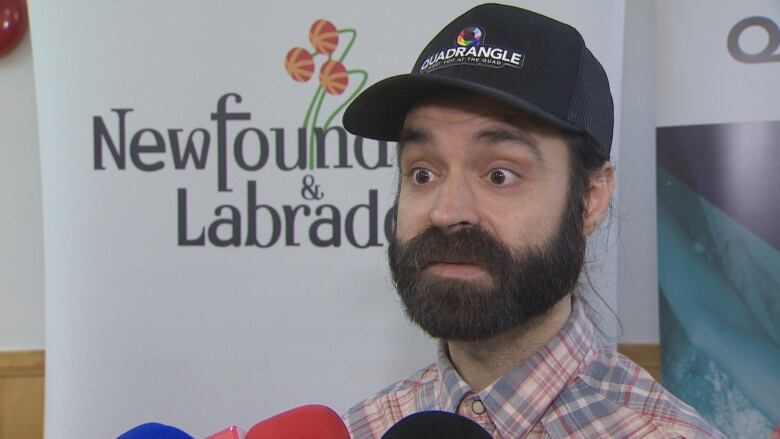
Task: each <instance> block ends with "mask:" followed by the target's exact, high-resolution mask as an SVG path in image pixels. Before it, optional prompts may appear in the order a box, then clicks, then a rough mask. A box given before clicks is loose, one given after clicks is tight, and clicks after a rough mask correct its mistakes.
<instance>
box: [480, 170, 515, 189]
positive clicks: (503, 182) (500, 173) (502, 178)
mask: <svg viewBox="0 0 780 439" xmlns="http://www.w3.org/2000/svg"><path fill="white" fill-rule="evenodd" d="M518 178H520V176H519V175H517V174H516V173H515V172H513V171H510V170H509V169H506V168H493V169H491V170H490V172H488V175H487V179H488V181H489V182H490V184H492V185H493V186H497V187H504V186H509V185H510V184H512V183H514V182H516V181H517V179H518Z"/></svg>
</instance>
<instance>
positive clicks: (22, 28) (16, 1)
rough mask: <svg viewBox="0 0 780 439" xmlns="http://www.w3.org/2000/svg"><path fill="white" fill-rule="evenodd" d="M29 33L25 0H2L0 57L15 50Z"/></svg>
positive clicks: (0, 0)
mask: <svg viewBox="0 0 780 439" xmlns="http://www.w3.org/2000/svg"><path fill="white" fill-rule="evenodd" d="M26 31H27V6H26V5H25V3H24V0H0V56H3V55H5V54H6V53H8V52H10V51H11V50H13V48H14V47H16V45H17V44H19V41H21V40H22V37H23V36H24V33H25V32H26Z"/></svg>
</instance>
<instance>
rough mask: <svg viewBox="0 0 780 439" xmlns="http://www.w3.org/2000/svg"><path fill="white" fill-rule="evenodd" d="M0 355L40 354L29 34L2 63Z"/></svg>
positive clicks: (39, 244)
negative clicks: (12, 352)
mask: <svg viewBox="0 0 780 439" xmlns="http://www.w3.org/2000/svg"><path fill="white" fill-rule="evenodd" d="M0 96H2V100H0V206H2V208H0V212H1V214H0V350H24V349H41V348H43V345H44V340H43V237H42V226H41V173H40V167H39V159H38V158H39V154H38V128H37V123H36V113H35V88H34V82H33V63H32V53H31V50H30V33H29V31H28V33H27V35H26V36H25V37H24V39H23V40H22V42H21V43H20V44H19V46H17V47H16V49H14V50H13V51H12V52H10V53H8V54H6V55H5V56H4V57H2V58H0Z"/></svg>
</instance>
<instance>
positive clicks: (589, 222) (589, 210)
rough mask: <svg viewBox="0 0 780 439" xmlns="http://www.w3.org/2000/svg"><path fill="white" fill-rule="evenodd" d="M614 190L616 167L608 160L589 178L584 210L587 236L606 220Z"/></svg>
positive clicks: (584, 228) (584, 229) (584, 224)
mask: <svg viewBox="0 0 780 439" xmlns="http://www.w3.org/2000/svg"><path fill="white" fill-rule="evenodd" d="M614 191H615V168H614V167H613V166H612V163H610V162H606V163H604V165H603V166H602V167H601V168H600V169H599V170H598V171H596V172H594V173H593V174H592V175H591V176H590V178H589V180H588V192H587V195H586V197H585V212H583V217H584V218H583V226H584V227H583V232H584V233H585V235H586V236H587V235H590V234H592V233H593V232H595V231H596V229H598V228H599V225H601V222H602V221H604V218H605V217H606V216H607V210H608V209H609V200H611V199H612V193H613V192H614Z"/></svg>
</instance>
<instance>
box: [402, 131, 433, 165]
mask: <svg viewBox="0 0 780 439" xmlns="http://www.w3.org/2000/svg"><path fill="white" fill-rule="evenodd" d="M407 143H422V144H428V143H431V136H430V134H428V133H427V132H425V131H423V130H420V129H417V128H411V127H404V128H402V129H401V132H400V134H399V135H398V158H399V159H400V158H401V153H402V152H403V150H404V146H406V144H407Z"/></svg>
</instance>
